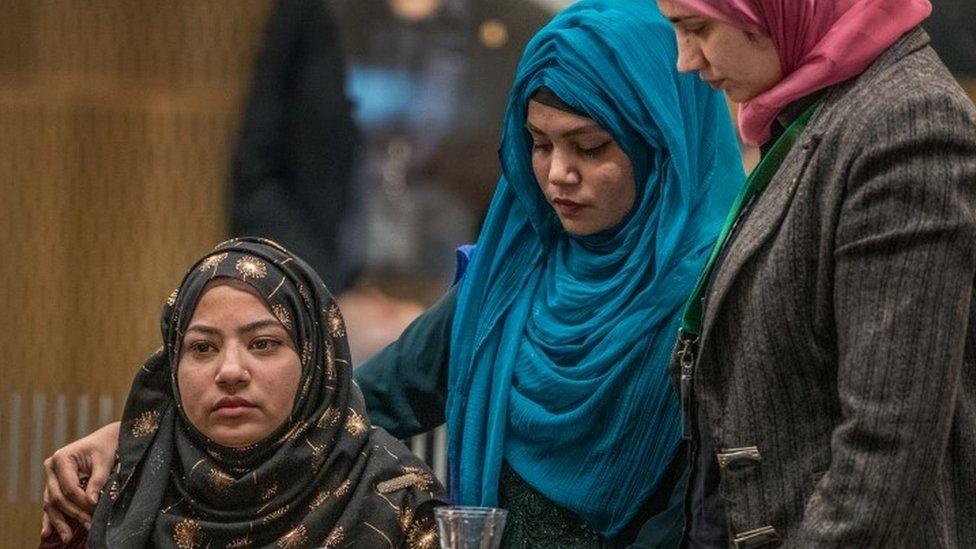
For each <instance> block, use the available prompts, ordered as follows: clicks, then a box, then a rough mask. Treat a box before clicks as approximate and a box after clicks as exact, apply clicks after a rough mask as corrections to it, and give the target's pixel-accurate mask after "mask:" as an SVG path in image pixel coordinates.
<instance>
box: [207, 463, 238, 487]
mask: <svg viewBox="0 0 976 549" xmlns="http://www.w3.org/2000/svg"><path fill="white" fill-rule="evenodd" d="M232 484H234V477H232V476H230V475H228V474H227V473H225V472H223V471H221V470H220V469H216V468H211V469H210V470H209V471H207V485H208V486H210V489H211V490H213V491H214V492H218V493H224V492H226V491H227V489H228V488H230V487H231V485H232Z"/></svg>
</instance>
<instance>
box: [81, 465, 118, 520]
mask: <svg viewBox="0 0 976 549" xmlns="http://www.w3.org/2000/svg"><path fill="white" fill-rule="evenodd" d="M93 458H95V459H93V460H92V471H91V477H90V478H89V479H88V487H87V488H85V492H86V496H87V498H88V501H89V502H90V503H91V505H92V506H94V505H96V504H97V503H98V498H99V496H100V495H101V492H102V487H103V486H105V482H107V481H108V477H109V473H111V471H112V462H113V459H112V458H105V456H98V455H96V456H93ZM102 458H104V459H102ZM86 526H87V523H86Z"/></svg>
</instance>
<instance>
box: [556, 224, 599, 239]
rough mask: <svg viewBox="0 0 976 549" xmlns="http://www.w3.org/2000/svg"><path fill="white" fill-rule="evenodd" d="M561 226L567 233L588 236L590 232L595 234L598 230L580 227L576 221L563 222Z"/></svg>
mask: <svg viewBox="0 0 976 549" xmlns="http://www.w3.org/2000/svg"><path fill="white" fill-rule="evenodd" d="M562 226H563V230H564V231H566V232H567V233H569V234H571V235H573V236H590V235H592V234H596V233H598V232H600V230H599V229H593V228H592V227H581V226H580V225H579V224H576V223H571V224H567V223H563V224H562Z"/></svg>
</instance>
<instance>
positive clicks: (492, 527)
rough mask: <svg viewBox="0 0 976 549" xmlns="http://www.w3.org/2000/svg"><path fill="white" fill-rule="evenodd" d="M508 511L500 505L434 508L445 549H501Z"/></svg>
mask: <svg viewBox="0 0 976 549" xmlns="http://www.w3.org/2000/svg"><path fill="white" fill-rule="evenodd" d="M507 515H508V511H506V510H504V509H499V508H497V507H467V506H448V507H438V508H436V509H434V516H435V517H436V518H437V529H438V531H439V532H440V535H441V549H498V547H499V546H500V545H501V542H502V531H503V530H504V529H505V517H506V516H507Z"/></svg>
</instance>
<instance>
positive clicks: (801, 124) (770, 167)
mask: <svg viewBox="0 0 976 549" xmlns="http://www.w3.org/2000/svg"><path fill="white" fill-rule="evenodd" d="M821 103H823V100H820V101H815V102H814V103H813V105H811V106H809V107H808V108H807V109H806V110H805V111H803V114H801V115H800V116H799V117H798V118H797V119H796V120H794V121H793V123H792V124H790V126H789V127H788V128H786V131H785V132H783V135H781V136H780V137H779V139H777V140H776V142H775V143H774V144H773V147H772V148H771V149H769V152H767V153H766V154H765V155H763V158H762V161H761V162H759V165H758V166H756V169H754V170H752V173H750V174H749V178H748V179H747V180H746V184H745V186H744V187H743V188H742V190H741V191H739V196H737V197H736V199H735V202H733V203H732V209H730V210H729V215H728V216H727V217H726V218H725V225H724V226H723V227H722V232H720V233H719V235H718V239H716V240H715V244H714V245H713V246H712V252H711V254H709V256H708V262H706V263H705V268H704V269H703V270H702V272H701V274H700V275H699V276H698V282H697V283H696V284H695V290H694V291H693V292H691V296H689V297H688V301H687V302H686V303H685V308H684V313H683V314H682V319H681V331H682V332H683V333H685V334H689V335H692V336H698V335H699V334H700V332H701V322H702V310H703V308H704V297H705V295H704V294H705V289H706V287H707V286H708V280H709V278H710V277H711V272H712V269H713V268H715V261H716V260H717V259H718V257H719V255H720V254H721V251H722V249H723V248H724V247H725V245H726V244H727V243H728V242H727V241H728V239H729V236H730V235H731V233H732V230H733V228H734V227H735V224H736V222H737V221H738V220H739V216H741V215H742V214H743V211H744V210H745V209H746V206H747V205H748V204H749V202H750V201H751V200H752V199H753V198H754V197H757V196H758V195H759V193H761V192H762V191H763V189H765V188H766V185H768V184H769V182H770V180H771V179H772V178H773V175H775V174H776V171H777V170H779V167H780V166H781V165H782V164H783V160H784V159H786V155H787V154H789V152H790V149H792V148H793V144H794V143H795V142H796V139H797V138H798V137H799V136H800V134H801V133H803V130H804V129H806V126H807V122H809V121H810V118H811V117H812V116H813V113H814V112H816V110H817V108H819V107H820V104H821Z"/></svg>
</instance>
